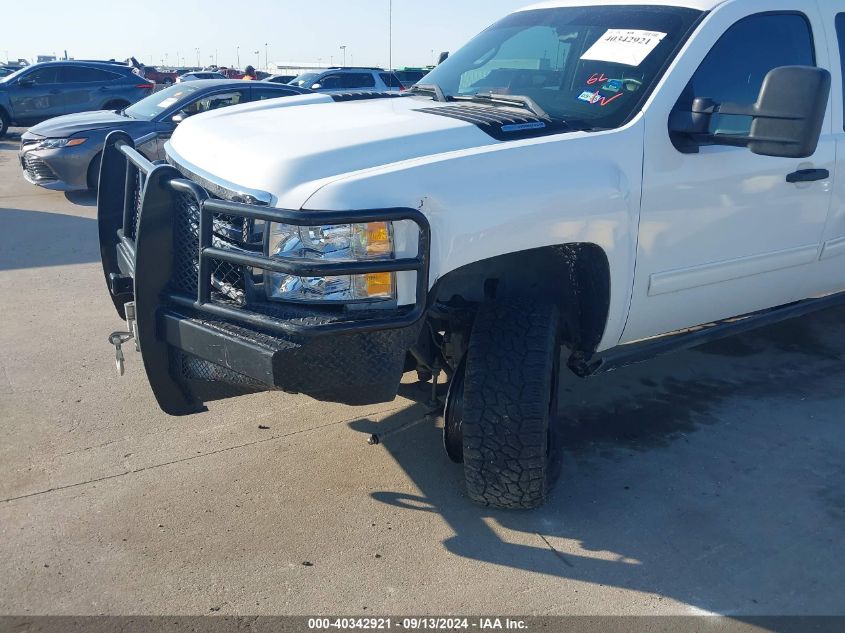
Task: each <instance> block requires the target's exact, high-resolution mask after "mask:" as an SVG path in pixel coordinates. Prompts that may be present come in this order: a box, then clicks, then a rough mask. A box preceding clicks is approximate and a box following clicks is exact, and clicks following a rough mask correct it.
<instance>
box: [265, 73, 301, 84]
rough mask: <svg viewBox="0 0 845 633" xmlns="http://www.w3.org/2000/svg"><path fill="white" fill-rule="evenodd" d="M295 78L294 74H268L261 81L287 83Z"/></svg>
mask: <svg viewBox="0 0 845 633" xmlns="http://www.w3.org/2000/svg"><path fill="white" fill-rule="evenodd" d="M294 79H296V75H270V76H269V77H267V79H264V80H263V81H270V82H272V83H274V84H288V83H290V82H291V81H293V80H294Z"/></svg>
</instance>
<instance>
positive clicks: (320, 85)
mask: <svg viewBox="0 0 845 633" xmlns="http://www.w3.org/2000/svg"><path fill="white" fill-rule="evenodd" d="M322 87H323V84H320V83H316V84H311V90H319V89H320V88H322Z"/></svg>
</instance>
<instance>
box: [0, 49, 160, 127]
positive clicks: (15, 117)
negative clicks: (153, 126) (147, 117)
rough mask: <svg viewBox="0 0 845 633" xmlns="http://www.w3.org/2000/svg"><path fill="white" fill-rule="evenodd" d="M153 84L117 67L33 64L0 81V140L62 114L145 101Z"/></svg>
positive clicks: (57, 63)
mask: <svg viewBox="0 0 845 633" xmlns="http://www.w3.org/2000/svg"><path fill="white" fill-rule="evenodd" d="M154 89H155V84H154V83H152V82H151V81H147V80H146V79H144V78H143V77H140V76H138V75H136V74H135V73H134V72H132V68H131V67H129V66H126V65H123V64H116V63H115V64H113V63H107V62H79V61H60V62H45V63H43V64H34V65H32V66H27V67H26V68H22V69H21V70H19V71H17V72H14V73H12V74H11V75H8V76H6V77H3V78H0V137H2V136H3V135H4V134H5V133H6V130H7V129H8V127H9V126H10V125H19V126H21V127H26V126H30V125H35V124H36V123H40V122H41V121H45V120H47V119H51V118H53V117H56V116H60V115H62V114H72V113H74V112H86V111H89V110H120V109H122V108H125V107H126V106H128V105H130V104H132V103H135V102H136V101H138V100H139V99H142V98H143V97H146V96H147V95H149V94H150V93H151V92H152V91H153V90H154Z"/></svg>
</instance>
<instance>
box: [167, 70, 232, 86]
mask: <svg viewBox="0 0 845 633" xmlns="http://www.w3.org/2000/svg"><path fill="white" fill-rule="evenodd" d="M198 79H226V75H224V74H222V73H218V72H212V71H203V70H201V71H198V72H190V73H185V74H184V75H179V76H178V77H177V78H176V83H182V82H183V81H197V80H198Z"/></svg>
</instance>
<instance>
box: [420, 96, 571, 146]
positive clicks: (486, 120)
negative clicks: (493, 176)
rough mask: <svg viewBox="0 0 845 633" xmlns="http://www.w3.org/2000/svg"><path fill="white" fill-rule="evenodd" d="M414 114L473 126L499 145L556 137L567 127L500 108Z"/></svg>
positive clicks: (444, 108) (455, 107)
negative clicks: (434, 115) (449, 119)
mask: <svg viewBox="0 0 845 633" xmlns="http://www.w3.org/2000/svg"><path fill="white" fill-rule="evenodd" d="M417 112H425V113H426V114H436V115H437V116H445V117H449V118H452V119H459V120H461V121H466V122H467V123H472V124H473V125H475V126H477V127H478V128H479V129H480V130H481V131H483V132H484V133H485V134H488V135H489V136H492V137H493V138H494V139H496V140H499V141H515V140H517V139H523V138H534V137H537V136H547V135H549V134H559V133H560V132H565V131H567V130H568V129H569V127H568V126H567V125H566V124H565V123H563V122H562V121H552V120H549V119H544V118H541V117H538V116H537V115H535V114H531V113H529V112H518V113H517V112H514V111H513V110H512V109H509V108H508V109H505V108H500V107H492V106H484V105H474V104H462V105H447V106H439V107H434V108H420V109H419V110H417Z"/></svg>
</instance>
